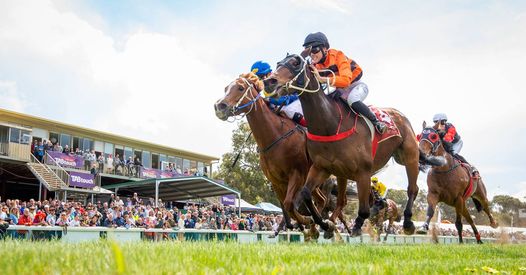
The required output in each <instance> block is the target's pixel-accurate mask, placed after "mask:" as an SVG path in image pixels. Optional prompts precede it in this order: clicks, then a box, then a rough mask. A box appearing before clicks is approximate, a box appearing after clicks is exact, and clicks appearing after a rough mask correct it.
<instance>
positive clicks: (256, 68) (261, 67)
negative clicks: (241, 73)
mask: <svg viewBox="0 0 526 275" xmlns="http://www.w3.org/2000/svg"><path fill="white" fill-rule="evenodd" d="M250 71H251V72H253V73H255V74H256V75H257V76H264V75H266V74H268V73H271V72H272V68H270V65H269V64H268V63H267V62H263V61H261V60H260V61H256V63H254V65H252V68H250Z"/></svg>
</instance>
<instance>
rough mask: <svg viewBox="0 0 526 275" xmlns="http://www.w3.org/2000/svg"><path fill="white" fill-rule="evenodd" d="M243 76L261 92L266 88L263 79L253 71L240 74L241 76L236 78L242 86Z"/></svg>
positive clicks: (237, 82)
mask: <svg viewBox="0 0 526 275" xmlns="http://www.w3.org/2000/svg"><path fill="white" fill-rule="evenodd" d="M241 78H245V79H246V80H248V81H249V82H250V83H253V84H254V87H255V88H256V91H258V92H261V91H263V90H264V89H265V85H264V84H263V81H262V80H261V79H259V77H258V76H257V75H256V74H255V73H253V72H249V73H246V74H240V75H239V78H238V79H237V80H236V84H238V85H241V86H242V85H243V83H244V81H243V80H242V79H241Z"/></svg>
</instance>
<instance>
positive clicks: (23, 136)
mask: <svg viewBox="0 0 526 275" xmlns="http://www.w3.org/2000/svg"><path fill="white" fill-rule="evenodd" d="M20 143H21V144H30V143H31V133H30V132H29V131H27V130H21V131H20Z"/></svg>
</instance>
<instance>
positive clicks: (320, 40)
mask: <svg viewBox="0 0 526 275" xmlns="http://www.w3.org/2000/svg"><path fill="white" fill-rule="evenodd" d="M316 46H323V47H325V48H327V49H328V48H330V46H329V39H327V36H325V34H323V33H322V32H315V33H310V34H309V35H307V37H305V41H304V42H303V47H305V48H307V47H316Z"/></svg>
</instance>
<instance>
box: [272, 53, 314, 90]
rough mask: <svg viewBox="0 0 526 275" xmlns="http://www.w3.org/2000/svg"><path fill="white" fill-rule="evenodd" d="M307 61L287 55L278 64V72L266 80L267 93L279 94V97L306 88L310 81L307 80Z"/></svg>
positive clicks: (298, 56)
mask: <svg viewBox="0 0 526 275" xmlns="http://www.w3.org/2000/svg"><path fill="white" fill-rule="evenodd" d="M306 67H307V61H305V59H304V58H303V57H301V56H300V55H297V54H287V56H286V57H285V58H284V59H283V60H281V61H279V62H278V65H277V68H276V70H275V71H274V72H273V73H272V75H271V76H270V77H268V78H267V79H265V81H264V83H265V88H266V89H267V91H269V92H272V93H277V94H278V95H280V96H282V95H286V94H291V93H293V92H294V90H297V88H300V91H301V87H297V86H304V87H303V88H305V86H306V85H305V84H306V83H308V82H309V81H310V80H309V81H307V82H306V81H305V78H306Z"/></svg>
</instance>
